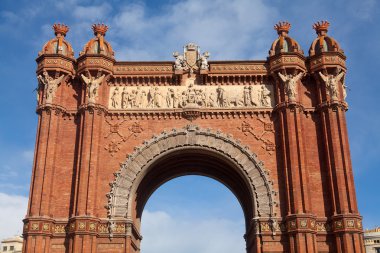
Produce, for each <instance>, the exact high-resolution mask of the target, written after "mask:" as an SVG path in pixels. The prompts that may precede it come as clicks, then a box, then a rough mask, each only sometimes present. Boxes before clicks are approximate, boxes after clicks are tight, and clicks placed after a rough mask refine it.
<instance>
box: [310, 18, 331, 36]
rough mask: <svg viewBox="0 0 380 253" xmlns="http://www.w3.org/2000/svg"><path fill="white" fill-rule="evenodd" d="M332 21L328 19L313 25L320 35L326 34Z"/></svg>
mask: <svg viewBox="0 0 380 253" xmlns="http://www.w3.org/2000/svg"><path fill="white" fill-rule="evenodd" d="M329 26H330V23H329V22H328V21H326V20H323V21H318V22H316V23H315V24H314V25H313V29H314V30H315V32H316V33H317V34H318V35H319V36H325V35H326V33H327V31H328V29H329Z"/></svg>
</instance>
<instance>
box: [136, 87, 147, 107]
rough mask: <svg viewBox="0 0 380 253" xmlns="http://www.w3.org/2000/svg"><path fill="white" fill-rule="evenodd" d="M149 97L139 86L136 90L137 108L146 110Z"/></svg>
mask: <svg viewBox="0 0 380 253" xmlns="http://www.w3.org/2000/svg"><path fill="white" fill-rule="evenodd" d="M146 100H147V97H146V92H145V91H143V90H141V87H140V86H137V89H136V107H137V108H144V107H146V105H147V101H146Z"/></svg>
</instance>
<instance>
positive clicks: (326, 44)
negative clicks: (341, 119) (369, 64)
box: [309, 21, 347, 109]
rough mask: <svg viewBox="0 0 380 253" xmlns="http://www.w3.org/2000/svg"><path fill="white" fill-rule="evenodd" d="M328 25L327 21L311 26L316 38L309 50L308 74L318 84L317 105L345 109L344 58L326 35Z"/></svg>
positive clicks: (334, 42) (336, 44) (336, 43)
mask: <svg viewBox="0 0 380 253" xmlns="http://www.w3.org/2000/svg"><path fill="white" fill-rule="evenodd" d="M329 25H330V23H329V22H328V21H319V22H316V23H314V25H313V29H314V30H315V32H316V33H317V35H318V37H317V38H316V39H315V40H314V41H313V43H312V44H311V46H310V49H309V55H310V56H309V57H310V72H311V73H312V74H313V75H314V78H315V80H316V82H317V83H318V84H320V85H319V88H320V91H321V92H320V93H319V94H320V97H319V103H320V104H321V103H329V104H334V105H338V106H341V107H343V108H346V109H347V104H346V103H345V98H346V96H347V93H346V85H345V82H344V79H345V78H344V76H345V72H346V62H345V60H346V56H345V55H344V52H343V50H342V49H341V48H340V46H339V44H338V42H337V41H336V40H335V39H334V38H332V37H330V36H328V35H327V32H328V28H329Z"/></svg>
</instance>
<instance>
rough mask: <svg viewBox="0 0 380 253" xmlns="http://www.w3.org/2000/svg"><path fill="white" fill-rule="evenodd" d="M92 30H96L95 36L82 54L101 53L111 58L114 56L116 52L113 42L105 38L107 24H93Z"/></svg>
mask: <svg viewBox="0 0 380 253" xmlns="http://www.w3.org/2000/svg"><path fill="white" fill-rule="evenodd" d="M92 30H93V31H94V35H95V37H94V38H92V39H91V40H90V41H89V42H87V43H86V45H85V46H84V48H83V51H82V52H80V55H84V54H95V55H97V54H100V55H104V56H107V57H110V58H114V52H113V49H112V47H111V44H110V43H109V42H108V41H106V40H105V39H104V37H105V36H106V32H107V30H108V26H106V25H105V24H93V25H92Z"/></svg>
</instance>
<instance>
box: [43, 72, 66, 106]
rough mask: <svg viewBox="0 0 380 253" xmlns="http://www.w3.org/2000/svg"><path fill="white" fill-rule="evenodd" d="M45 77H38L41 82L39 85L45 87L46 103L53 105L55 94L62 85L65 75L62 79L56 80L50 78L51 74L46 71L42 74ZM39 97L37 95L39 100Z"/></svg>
mask: <svg viewBox="0 0 380 253" xmlns="http://www.w3.org/2000/svg"><path fill="white" fill-rule="evenodd" d="M42 75H43V76H41V75H39V76H38V77H37V79H38V81H39V84H40V85H43V87H44V97H45V103H49V104H50V103H52V101H53V97H54V94H55V91H56V90H57V88H58V86H59V85H60V84H61V82H62V80H63V78H64V75H61V76H60V77H58V78H56V79H54V78H52V77H51V76H49V74H48V73H47V72H46V71H44V72H43V73H42ZM38 98H39V97H38V95H37V99H38Z"/></svg>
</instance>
